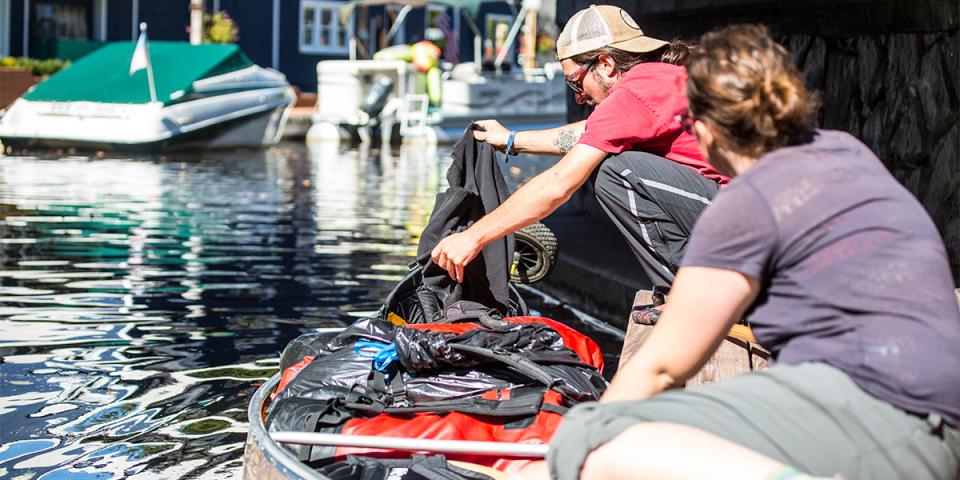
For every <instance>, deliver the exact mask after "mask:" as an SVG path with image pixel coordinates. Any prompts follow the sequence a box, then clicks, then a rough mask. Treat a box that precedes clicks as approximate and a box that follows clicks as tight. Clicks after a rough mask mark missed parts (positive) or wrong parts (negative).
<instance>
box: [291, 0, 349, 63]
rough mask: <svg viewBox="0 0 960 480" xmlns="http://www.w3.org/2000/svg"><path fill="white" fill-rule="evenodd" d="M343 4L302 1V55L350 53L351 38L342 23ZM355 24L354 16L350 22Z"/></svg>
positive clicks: (311, 0)
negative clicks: (340, 13) (341, 11)
mask: <svg viewBox="0 0 960 480" xmlns="http://www.w3.org/2000/svg"><path fill="white" fill-rule="evenodd" d="M343 5H345V4H344V3H342V2H330V1H324V0H301V2H300V53H333V54H346V53H348V47H349V41H350V36H349V33H348V32H347V27H345V26H344V25H343V24H342V23H340V18H339V10H340V7H342V6H343ZM349 21H350V22H351V23H352V22H353V16H351V17H350V20H349Z"/></svg>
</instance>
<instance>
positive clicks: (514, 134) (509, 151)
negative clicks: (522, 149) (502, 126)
mask: <svg viewBox="0 0 960 480" xmlns="http://www.w3.org/2000/svg"><path fill="white" fill-rule="evenodd" d="M516 137H517V131H516V130H510V137H508V138H507V148H506V152H507V155H513V156H516V155H517V152H514V151H513V141H514V139H516Z"/></svg>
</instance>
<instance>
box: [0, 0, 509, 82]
mask: <svg viewBox="0 0 960 480" xmlns="http://www.w3.org/2000/svg"><path fill="white" fill-rule="evenodd" d="M204 1H205V8H206V11H208V12H215V11H225V12H227V13H228V14H229V15H230V17H231V18H232V19H233V21H234V22H235V23H236V25H237V27H238V29H239V38H238V39H237V43H238V44H239V45H240V47H241V48H242V49H243V50H244V51H245V52H246V53H247V55H248V56H249V57H250V58H251V59H252V60H253V61H254V62H256V63H257V64H259V65H263V66H269V67H273V68H275V69H277V70H280V71H282V72H283V73H284V74H286V76H287V78H288V79H289V80H290V82H291V83H293V84H295V85H297V86H299V87H300V88H301V89H303V90H304V91H315V90H316V82H317V79H316V64H317V62H318V61H320V60H327V59H336V58H348V57H349V54H350V48H349V39H350V34H349V32H348V30H347V28H348V27H345V26H344V25H342V24H341V23H340V22H339V20H338V18H337V12H338V10H339V7H340V6H342V5H343V3H344V1H343V0H204ZM189 4H190V2H189V0H0V57H2V56H31V57H36V58H53V57H58V58H66V59H73V58H77V57H79V56H81V55H82V54H83V53H85V52H86V51H89V50H90V49H92V48H96V47H97V46H98V45H99V44H100V43H101V42H110V41H125V40H134V39H136V38H137V36H138V34H139V29H138V25H139V24H140V22H146V23H147V24H148V25H149V36H150V38H151V39H154V40H181V41H185V40H187V39H188V37H189V33H188V26H189V24H190V8H189V6H190V5H189ZM399 11H400V7H399V6H377V7H371V8H369V9H358V10H356V11H355V13H354V15H353V18H352V19H351V25H350V27H352V28H354V29H355V31H356V32H357V37H358V38H360V40H361V43H362V44H364V47H365V48H364V47H361V48H360V49H359V56H360V58H364V57H365V56H366V55H365V53H367V52H369V51H371V50H372V51H376V50H378V49H379V48H380V47H382V46H385V45H386V43H385V40H386V34H387V32H388V31H389V29H390V27H391V25H392V24H393V22H394V21H395V19H396V16H397V14H398V13H399ZM512 15H515V9H514V7H512V6H510V5H508V4H506V3H499V2H498V3H488V4H484V5H483V6H482V7H481V9H480V12H479V14H478V18H477V21H476V25H477V27H478V28H479V30H480V31H481V33H482V34H483V36H484V39H485V40H486V39H489V42H487V43H488V45H493V44H494V43H496V42H497V41H498V38H501V37H502V36H503V34H504V32H505V26H504V23H506V24H509V22H510V21H512V19H513V18H512ZM427 27H432V28H433V29H434V30H433V33H435V34H436V35H434V37H433V38H437V37H438V36H439V38H442V39H444V40H441V42H447V43H450V44H451V47H450V48H447V49H445V56H446V57H447V58H448V59H449V60H459V61H469V60H472V59H473V57H474V41H473V33H472V30H471V29H470V28H469V26H468V25H467V22H466V21H465V20H464V19H463V18H462V16H461V15H460V12H459V10H458V9H455V8H452V7H443V6H433V5H431V6H428V7H427V8H419V9H414V10H412V11H411V12H410V13H409V15H407V18H406V21H405V22H404V25H403V28H402V29H401V31H399V32H398V33H397V36H396V37H395V38H394V39H393V40H392V42H391V43H392V44H393V43H400V42H415V41H418V40H421V39H423V38H424V32H425V31H426V30H427ZM454 44H456V45H454ZM489 50H490V47H488V48H487V51H488V53H489Z"/></svg>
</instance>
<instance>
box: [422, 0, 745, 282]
mask: <svg viewBox="0 0 960 480" xmlns="http://www.w3.org/2000/svg"><path fill="white" fill-rule="evenodd" d="M688 53H689V47H688V46H687V45H686V44H684V43H682V42H673V43H668V42H664V41H662V40H657V39H654V38H651V37H647V36H645V35H644V34H643V31H641V30H640V27H639V26H638V25H637V23H636V22H635V21H634V20H633V19H632V18H631V17H630V15H629V14H627V13H626V12H625V11H623V10H622V9H620V8H618V7H614V6H610V5H594V6H590V7H589V8H587V9H584V10H581V11H580V12H577V14H575V15H574V16H573V17H572V18H571V19H570V21H569V22H567V25H566V26H565V27H564V29H563V31H562V32H561V33H560V37H559V38H558V40H557V56H558V58H559V60H560V64H561V66H562V67H563V72H564V75H565V77H566V80H567V84H568V85H569V86H570V88H571V89H573V91H574V92H575V93H576V96H577V102H578V103H581V104H584V103H586V104H588V105H595V106H596V108H595V109H594V111H593V112H592V113H591V114H590V116H589V117H588V118H587V120H585V121H581V122H576V123H572V124H569V125H565V126H562V127H558V128H553V129H548V130H536V131H524V132H514V131H510V130H508V129H507V128H505V127H504V126H502V125H500V123H498V122H496V121H495V120H485V121H482V122H477V123H478V127H479V128H478V130H477V131H475V133H474V135H475V136H476V138H477V139H479V140H485V141H487V142H489V143H491V144H493V145H494V146H495V147H498V148H499V149H503V150H508V153H509V154H514V153H517V152H524V153H537V154H559V155H563V158H561V159H560V160H559V161H558V162H557V163H556V164H554V165H553V166H552V167H550V168H548V169H547V170H545V171H544V172H542V173H541V174H539V175H537V176H536V177H534V178H532V179H531V180H530V181H529V182H527V183H526V184H525V185H524V186H523V187H522V188H520V189H519V190H517V191H516V192H515V193H514V194H513V195H511V196H510V198H508V199H507V201H506V202H504V203H503V204H502V205H501V206H500V207H499V208H497V209H496V210H494V211H493V212H491V213H489V214H488V215H486V216H485V217H483V218H482V219H480V220H479V221H478V222H476V223H475V224H474V225H473V226H472V227H471V228H469V229H467V230H466V231H464V232H461V233H457V234H453V235H450V236H449V237H446V238H445V239H443V240H442V241H441V242H440V243H439V244H437V246H436V248H434V250H433V255H432V257H433V261H434V262H436V263H437V264H438V265H440V266H441V267H443V268H444V269H446V270H447V271H448V272H449V273H450V276H451V277H453V278H454V279H456V280H457V281H462V279H463V268H464V266H466V265H467V264H468V263H469V262H470V261H471V260H473V258H474V257H476V255H477V253H478V252H479V251H480V250H481V249H482V248H483V247H484V246H485V245H487V244H488V243H490V242H492V241H494V240H496V239H499V238H501V237H503V236H504V235H507V234H509V233H511V232H514V231H516V230H518V229H520V228H523V227H525V226H527V225H529V224H531V223H533V222H536V221H538V220H540V219H542V218H544V217H546V216H547V215H549V214H550V213H552V212H553V211H554V210H556V209H557V208H558V207H559V206H560V205H562V204H563V203H564V202H566V201H567V200H569V199H570V197H571V196H572V195H573V193H574V192H576V191H577V189H579V188H580V186H581V185H583V184H584V183H585V182H586V181H587V180H592V181H593V184H594V187H595V191H596V196H597V199H598V200H599V202H600V204H601V206H602V207H603V208H604V210H605V211H606V212H607V214H608V215H609V216H610V218H611V220H613V222H614V223H615V224H616V225H617V228H618V229H619V230H620V231H621V233H623V235H624V237H625V238H626V239H627V242H628V243H629V244H630V247H631V249H632V250H633V252H634V253H635V254H636V255H637V258H638V259H639V260H640V263H641V265H642V266H643V269H644V271H645V272H646V273H647V275H648V276H649V277H650V279H651V280H652V281H653V283H654V285H656V286H662V287H669V285H670V284H671V283H672V282H673V278H674V274H675V273H676V271H677V268H678V267H679V265H680V260H681V259H682V256H683V252H684V249H685V248H686V244H687V238H688V237H689V235H690V231H691V230H692V228H693V224H694V222H695V221H696V218H697V217H698V216H699V214H700V212H702V211H703V209H704V208H706V206H707V205H709V204H710V199H711V198H713V196H714V195H715V194H716V192H717V191H718V189H719V187H720V185H723V184H724V183H726V182H727V181H728V178H727V177H725V176H723V175H721V174H720V173H718V172H717V171H716V170H714V168H713V167H712V166H711V165H710V164H709V163H708V162H707V161H705V160H704V158H703V154H702V153H701V151H700V149H699V146H698V144H697V141H696V139H695V138H694V137H693V135H691V134H690V133H689V132H688V131H685V129H684V126H683V125H682V124H681V121H680V120H679V118H681V115H682V114H684V113H685V112H686V110H687V100H686V94H685V87H686V73H685V70H684V68H683V66H682V64H683V63H684V62H685V60H686V57H687V55H688ZM598 167H599V168H598Z"/></svg>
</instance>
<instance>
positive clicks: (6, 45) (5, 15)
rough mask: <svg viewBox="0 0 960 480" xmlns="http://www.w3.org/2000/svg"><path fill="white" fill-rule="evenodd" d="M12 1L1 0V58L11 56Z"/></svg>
mask: <svg viewBox="0 0 960 480" xmlns="http://www.w3.org/2000/svg"><path fill="white" fill-rule="evenodd" d="M12 33H13V29H12V28H10V0H0V57H6V56H9V55H10V35H11V34H12Z"/></svg>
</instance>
